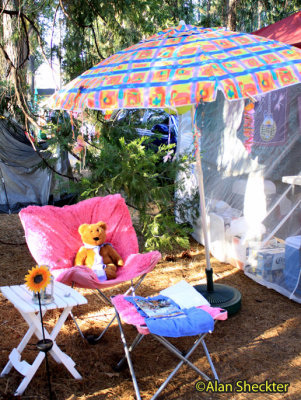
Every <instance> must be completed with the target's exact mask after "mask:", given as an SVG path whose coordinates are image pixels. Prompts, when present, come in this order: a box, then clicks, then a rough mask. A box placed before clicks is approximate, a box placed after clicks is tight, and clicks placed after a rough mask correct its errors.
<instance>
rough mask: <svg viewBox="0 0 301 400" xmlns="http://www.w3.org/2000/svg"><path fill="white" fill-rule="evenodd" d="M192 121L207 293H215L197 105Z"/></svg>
mask: <svg viewBox="0 0 301 400" xmlns="http://www.w3.org/2000/svg"><path fill="white" fill-rule="evenodd" d="M191 119H192V121H193V138H194V149H195V158H196V175H197V181H198V189H199V196H200V209H201V221H202V232H203V235H204V245H205V256H206V277H207V291H208V292H212V291H213V271H212V267H211V263H210V250H209V239H208V223H207V216H206V201H205V191H204V178H203V170H202V160H201V154H200V151H201V148H200V141H199V139H200V134H199V132H198V129H197V126H196V122H195V105H194V106H193V107H192V109H191Z"/></svg>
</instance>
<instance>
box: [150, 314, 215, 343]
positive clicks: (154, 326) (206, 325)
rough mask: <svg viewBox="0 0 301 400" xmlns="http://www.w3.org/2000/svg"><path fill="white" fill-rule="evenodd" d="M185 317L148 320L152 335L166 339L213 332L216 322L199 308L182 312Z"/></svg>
mask: <svg viewBox="0 0 301 400" xmlns="http://www.w3.org/2000/svg"><path fill="white" fill-rule="evenodd" d="M182 311H184V313H185V316H184V317H182V316H181V317H176V318H146V319H145V323H146V325H147V327H148V329H149V331H150V332H151V333H154V334H156V335H160V336H166V337H181V336H194V335H199V334H201V333H206V332H209V331H213V329H214V320H213V318H212V317H211V315H210V314H209V313H207V312H206V311H204V310H201V309H199V308H195V307H193V308H188V309H185V310H182Z"/></svg>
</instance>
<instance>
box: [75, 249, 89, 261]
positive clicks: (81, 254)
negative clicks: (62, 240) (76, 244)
mask: <svg viewBox="0 0 301 400" xmlns="http://www.w3.org/2000/svg"><path fill="white" fill-rule="evenodd" d="M86 258H87V249H86V248H85V247H81V248H80V249H79V250H78V252H77V253H76V256H75V260H74V265H85V262H86Z"/></svg>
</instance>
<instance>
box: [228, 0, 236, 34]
mask: <svg viewBox="0 0 301 400" xmlns="http://www.w3.org/2000/svg"><path fill="white" fill-rule="evenodd" d="M236 1H237V0H229V12H228V21H227V28H228V29H230V30H231V31H235V30H236Z"/></svg>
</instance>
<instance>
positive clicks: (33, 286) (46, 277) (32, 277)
mask: <svg viewBox="0 0 301 400" xmlns="http://www.w3.org/2000/svg"><path fill="white" fill-rule="evenodd" d="M50 280H51V274H50V271H49V269H48V267H47V266H46V265H36V266H35V267H33V268H32V269H31V270H30V271H28V274H27V275H25V285H26V286H27V287H28V289H29V290H31V291H32V292H41V291H42V290H44V289H45V288H46V287H47V285H49V283H50Z"/></svg>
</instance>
